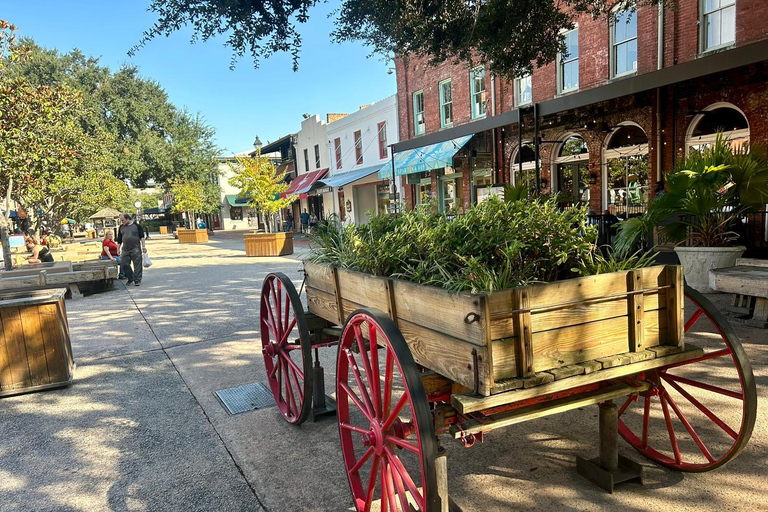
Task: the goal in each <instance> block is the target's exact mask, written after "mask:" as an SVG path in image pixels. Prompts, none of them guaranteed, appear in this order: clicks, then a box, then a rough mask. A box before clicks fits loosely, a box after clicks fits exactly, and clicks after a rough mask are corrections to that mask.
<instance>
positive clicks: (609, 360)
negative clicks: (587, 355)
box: [595, 354, 632, 369]
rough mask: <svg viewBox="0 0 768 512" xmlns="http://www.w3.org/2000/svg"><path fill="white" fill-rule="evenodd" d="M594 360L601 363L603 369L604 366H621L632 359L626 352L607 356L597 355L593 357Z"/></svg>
mask: <svg viewBox="0 0 768 512" xmlns="http://www.w3.org/2000/svg"><path fill="white" fill-rule="evenodd" d="M595 361H597V362H598V363H600V364H602V365H603V369H605V368H615V367H617V366H623V365H625V364H629V363H630V362H631V361H632V359H630V357H629V355H627V354H616V355H613V356H608V357H599V358H597V359H595Z"/></svg>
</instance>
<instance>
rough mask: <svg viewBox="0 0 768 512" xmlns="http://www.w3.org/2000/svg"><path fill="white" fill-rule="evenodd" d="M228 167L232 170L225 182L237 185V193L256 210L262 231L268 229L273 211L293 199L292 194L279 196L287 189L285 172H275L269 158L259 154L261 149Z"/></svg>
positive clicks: (283, 206)
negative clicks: (284, 196)
mask: <svg viewBox="0 0 768 512" xmlns="http://www.w3.org/2000/svg"><path fill="white" fill-rule="evenodd" d="M229 167H230V168H231V169H232V172H233V173H234V176H232V177H231V178H230V179H229V184H230V185H232V186H233V187H237V188H239V189H240V193H239V194H238V196H239V197H246V198H248V206H250V207H251V208H254V209H255V210H257V211H258V212H259V216H260V217H261V221H262V223H263V224H264V227H265V229H266V231H267V232H271V231H272V219H273V217H274V216H275V214H277V212H279V211H280V210H281V209H282V208H286V207H288V206H290V204H291V203H292V202H293V198H292V197H286V198H280V194H281V193H282V192H285V191H286V190H287V189H288V184H287V183H285V182H284V181H283V177H284V176H285V173H281V174H278V173H277V169H275V166H274V164H272V162H270V161H269V158H267V157H265V156H261V150H257V151H256V155H255V156H254V157H253V158H236V162H235V163H230V164H229Z"/></svg>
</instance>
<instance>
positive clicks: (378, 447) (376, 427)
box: [362, 418, 415, 455]
mask: <svg viewBox="0 0 768 512" xmlns="http://www.w3.org/2000/svg"><path fill="white" fill-rule="evenodd" d="M381 427H382V425H381V424H380V423H379V422H378V421H373V422H371V425H370V427H369V429H368V432H366V433H365V434H363V435H362V442H363V446H372V447H373V448H374V450H375V452H376V454H377V455H381V454H382V453H383V452H384V447H385V446H386V445H387V444H389V445H390V446H394V444H393V443H391V442H390V443H387V441H386V439H387V438H388V437H395V438H397V439H406V438H407V437H408V436H410V435H411V434H413V432H414V430H415V427H414V425H413V423H411V422H409V421H407V422H406V421H402V420H400V418H398V419H396V420H395V421H394V423H392V426H391V427H389V428H388V429H387V430H386V431H384V430H383V429H382V428H381Z"/></svg>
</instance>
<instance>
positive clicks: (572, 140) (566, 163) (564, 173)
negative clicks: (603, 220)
mask: <svg viewBox="0 0 768 512" xmlns="http://www.w3.org/2000/svg"><path fill="white" fill-rule="evenodd" d="M556 163H557V182H556V183H557V190H556V191H557V192H558V193H559V194H560V196H561V197H562V198H563V200H564V201H565V203H566V204H578V205H582V206H583V205H586V204H589V197H590V193H589V151H588V150H587V145H586V143H585V142H584V139H582V138H581V137H578V136H575V135H574V136H571V137H569V138H568V139H567V140H566V141H565V142H564V143H563V145H562V146H561V148H560V152H559V153H558V157H557V160H556Z"/></svg>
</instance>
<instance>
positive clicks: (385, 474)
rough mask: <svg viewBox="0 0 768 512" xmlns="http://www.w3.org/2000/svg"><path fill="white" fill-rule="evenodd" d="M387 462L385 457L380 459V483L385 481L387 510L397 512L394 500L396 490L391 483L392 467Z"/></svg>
mask: <svg viewBox="0 0 768 512" xmlns="http://www.w3.org/2000/svg"><path fill="white" fill-rule="evenodd" d="M387 462H388V461H387V458H386V457H383V458H382V459H381V479H382V481H384V480H386V481H387V502H388V503H389V508H390V509H392V512H397V500H396V499H395V494H397V490H396V489H395V483H394V482H393V481H392V466H391V465H390V464H388V463H387Z"/></svg>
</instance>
